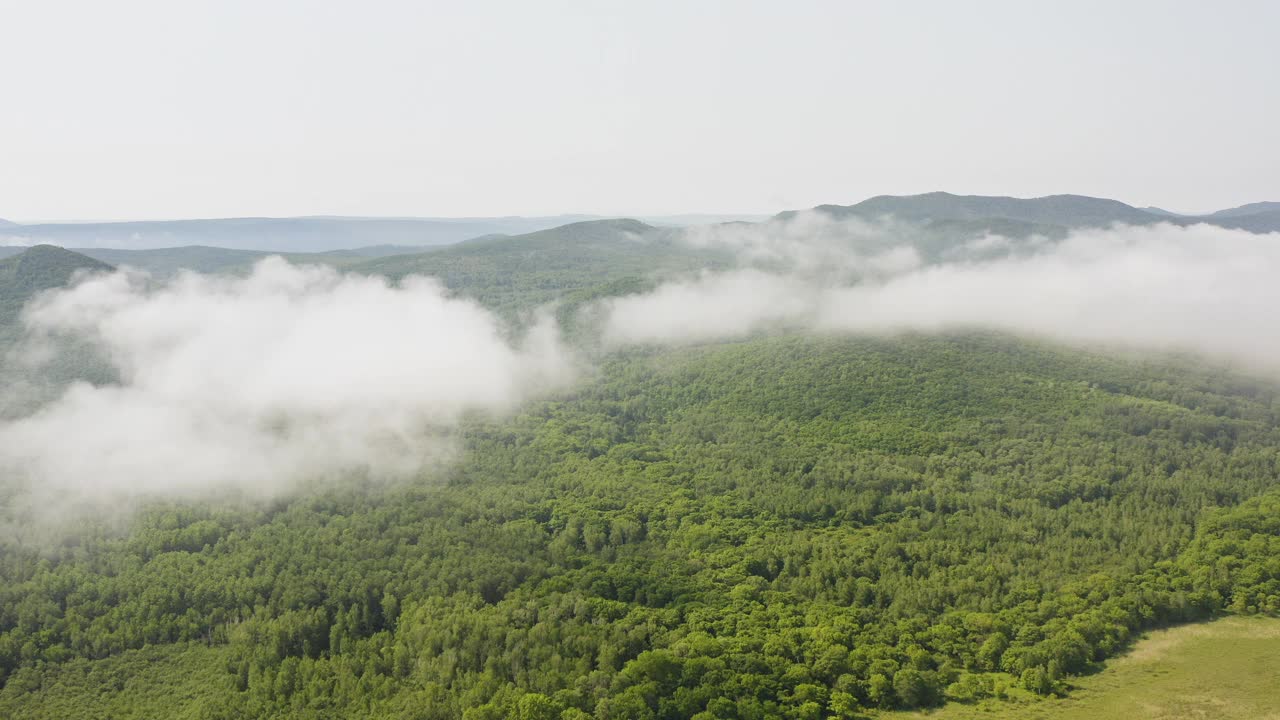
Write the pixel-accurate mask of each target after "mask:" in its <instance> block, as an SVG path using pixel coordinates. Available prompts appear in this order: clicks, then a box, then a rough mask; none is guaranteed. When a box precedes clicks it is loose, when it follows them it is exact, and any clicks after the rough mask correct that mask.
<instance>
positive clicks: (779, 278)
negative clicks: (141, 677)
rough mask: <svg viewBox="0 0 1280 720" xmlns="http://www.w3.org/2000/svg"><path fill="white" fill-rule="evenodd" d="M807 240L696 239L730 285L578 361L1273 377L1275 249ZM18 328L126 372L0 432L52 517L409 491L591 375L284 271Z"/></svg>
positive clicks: (549, 330) (994, 239)
mask: <svg viewBox="0 0 1280 720" xmlns="http://www.w3.org/2000/svg"><path fill="white" fill-rule="evenodd" d="M800 222H801V224H800V225H798V226H797V225H795V224H793V223H791V222H788V223H782V224H780V223H768V224H764V225H759V226H726V227H723V228H720V229H717V230H714V231H699V232H700V233H701V234H700V235H696V236H693V237H692V240H691V241H693V242H697V243H701V244H704V245H708V244H710V245H715V244H719V246H722V247H728V248H731V249H733V250H734V251H735V252H737V253H738V254H739V257H740V259H741V261H742V262H741V265H740V267H739V268H738V269H734V270H726V271H705V272H703V273H702V274H700V275H698V276H696V277H692V278H686V279H683V280H679V281H673V282H669V283H666V284H663V285H660V286H659V287H657V288H656V289H655V290H653V291H651V292H647V293H643V294H636V295H630V296H624V297H618V298H612V299H609V300H604V301H601V302H599V303H596V304H594V305H592V306H589V307H586V308H584V309H583V310H582V312H584V313H585V314H586V315H587V316H588V318H589V319H590V320H591V322H590V323H588V325H587V326H588V327H591V328H594V329H595V330H598V332H599V337H598V340H600V343H598V344H597V343H595V342H594V339H593V338H585V340H586V342H584V346H585V347H597V346H599V347H603V348H605V349H606V350H607V349H609V348H618V347H625V346H629V345H636V344H657V345H667V344H679V343H693V342H704V341H716V340H726V339H733V338H740V337H745V336H748V335H751V334H753V333H757V332H762V331H768V330H774V329H787V330H792V331H796V330H799V331H807V332H821V333H892V332H897V331H903V330H914V331H933V330H949V329H955V328H965V327H972V328H994V329H1001V330H1007V331H1012V332H1018V333H1026V334H1035V335H1040V336H1048V337H1052V338H1056V339H1060V340H1065V341H1078V342H1088V343H1096V342H1103V343H1122V344H1125V345H1129V346H1138V347H1145V348H1152V349H1161V350H1163V349H1176V350H1192V351H1198V352H1201V353H1206V354H1210V355H1216V356H1220V357H1229V358H1234V359H1240V360H1244V361H1246V362H1249V363H1251V364H1252V365H1255V366H1259V367H1266V368H1270V369H1280V335H1277V333H1276V332H1275V331H1276V321H1275V320H1274V314H1275V312H1276V310H1277V309H1280V281H1278V279H1280V234H1273V235H1254V234H1250V233H1247V232H1243V231H1238V230H1228V229H1223V228H1218V227H1212V226H1206V225H1197V226H1190V227H1177V226H1172V225H1158V226H1150V227H1116V228H1111V229H1106V230H1088V231H1079V232H1074V233H1072V234H1070V235H1069V236H1067V237H1066V238H1065V239H1057V240H1048V239H1045V238H1036V237H1032V238H1015V239H1010V238H1002V237H999V236H975V237H970V238H968V239H963V240H960V241H957V242H955V243H953V244H952V245H951V246H950V247H941V248H939V246H938V245H937V244H936V243H935V245H934V246H933V247H931V248H926V250H928V252H924V251H922V250H921V245H920V244H919V242H918V236H917V238H915V239H914V240H913V239H912V238H901V237H900V238H899V239H898V240H894V239H893V237H891V235H890V233H891V230H892V225H890V224H887V223H884V224H879V225H877V224H869V225H868V224H865V223H858V222H855V223H829V222H825V221H820V220H818V221H815V220H812V219H809V218H802V219H801V221H800ZM824 222H825V224H824ZM814 223H817V224H816V225H815V224H814ZM814 227H817V228H818V230H817V231H816V232H815V234H814V235H812V239H813V242H814V246H806V242H808V241H809V239H810V236H808V235H806V234H805V233H806V232H807V231H806V228H809V229H812V228H814ZM934 240H936V238H934ZM934 240H930V242H933V241H934ZM546 317H548V318H549V317H550V314H549V313H547V314H546ZM24 319H25V322H26V324H27V326H28V329H29V332H30V333H31V335H32V336H33V337H34V338H35V341H36V346H35V347H37V349H38V345H39V340H40V339H41V338H45V339H53V340H59V339H68V338H69V339H71V340H72V341H74V342H73V343H71V344H70V345H66V344H64V345H62V346H61V347H63V348H65V347H91V348H96V350H97V351H98V354H100V355H101V356H102V357H103V358H105V359H106V362H107V364H108V365H109V366H110V369H111V371H112V372H113V373H114V374H115V375H116V376H117V377H118V382H113V383H101V382H100V383H99V384H96V385H91V384H88V383H79V384H76V385H73V386H72V387H70V388H69V389H67V390H65V392H63V393H62V394H61V395H58V396H57V397H56V398H55V399H53V400H52V401H50V402H47V403H45V404H44V405H43V406H42V407H40V408H39V409H38V410H36V411H34V412H32V413H29V414H27V415H26V416H24V417H21V418H18V419H16V420H10V421H7V422H4V423H0V475H2V477H3V478H4V479H5V480H6V482H8V481H9V480H16V481H17V482H18V483H19V484H20V485H22V486H24V487H25V495H24V497H25V498H26V501H27V503H28V506H29V507H37V508H46V509H49V510H51V511H52V512H60V511H61V510H63V509H65V508H68V507H69V505H68V499H71V500H74V501H80V502H82V503H83V504H87V505H89V506H93V505H94V504H101V503H102V502H104V501H106V500H108V499H116V498H119V497H121V496H129V497H135V498H140V499H145V498H150V497H166V496H175V495H177V496H184V497H190V496H197V495H201V494H207V493H210V492H217V491H221V490H233V491H236V492H238V493H239V494H249V495H254V494H258V495H264V494H265V495H270V494H274V493H277V492H280V491H283V490H287V489H289V488H292V487H294V486H295V485H296V483H298V482H301V481H309V480H311V479H317V478H319V479H323V478H329V477H341V476H349V475H352V474H354V475H358V476H369V477H374V478H402V477H408V476H412V475H414V474H415V473H418V472H420V471H421V470H422V469H423V468H424V467H426V466H428V465H431V464H433V463H435V462H438V461H441V460H444V459H447V457H448V456H449V454H450V450H451V448H452V447H453V442H452V441H453V439H454V436H455V435H456V431H457V428H458V426H459V423H460V422H461V421H463V419H464V418H466V417H468V416H469V415H472V414H477V413H481V414H501V413H505V412H509V411H511V410H513V409H514V408H515V407H516V406H517V405H518V404H520V403H521V402H523V401H525V400H527V399H528V398H530V397H533V396H535V395H537V394H539V393H542V392H545V391H547V390H549V389H551V388H555V387H558V386H563V385H564V384H565V383H567V382H569V381H570V380H571V379H572V377H574V376H575V374H576V373H575V370H580V369H581V368H580V367H579V364H578V363H579V359H578V356H577V355H576V354H575V353H574V352H573V351H571V350H570V349H569V348H567V347H566V346H565V345H564V343H563V341H562V340H561V334H560V329H559V328H558V327H556V326H555V325H554V323H553V322H552V321H550V320H549V319H544V320H540V321H535V322H531V323H530V325H529V327H528V328H527V330H525V331H524V332H523V333H522V334H520V336H519V337H518V338H516V339H512V337H511V334H510V332H509V329H508V328H507V327H505V326H504V324H503V323H501V322H500V321H499V320H498V319H497V318H496V317H495V316H494V315H493V314H492V313H490V312H489V311H488V310H486V309H484V308H483V307H481V306H480V305H478V304H476V303H474V302H472V301H469V300H465V299H459V298H455V297H450V296H449V295H448V294H447V293H446V292H445V291H444V289H443V288H442V287H441V286H440V285H439V284H437V283H436V282H435V281H433V280H429V279H424V278H409V279H406V280H404V281H402V282H401V283H400V284H399V285H391V284H389V283H388V282H387V281H385V280H383V279H381V278H370V277H360V276H350V275H342V274H339V273H337V272H335V271H332V270H329V269H325V268H319V267H296V266H292V265H290V264H288V263H286V262H285V261H283V260H281V259H278V258H273V259H268V260H266V261H263V262H262V263H260V264H259V265H258V266H257V267H256V268H255V269H254V271H253V272H252V274H250V275H249V276H247V277H221V276H208V275H195V274H187V275H181V276H179V277H177V278H175V279H174V280H172V281H170V282H168V283H164V284H159V285H156V284H155V283H154V282H153V281H152V280H151V279H150V278H148V277H147V276H145V275H138V274H131V273H128V272H116V273H112V274H107V275H97V276H92V277H89V278H87V279H82V280H81V281H79V282H78V283H77V284H75V285H74V286H73V287H71V288H68V289H65V290H60V291H55V292H52V293H49V294H46V295H43V296H41V297H40V298H38V299H37V300H36V301H35V302H34V303H33V304H32V305H31V306H29V307H28V308H27V310H26V312H25V317H24ZM593 332H594V331H593ZM28 349H30V346H29V347H28ZM28 354H29V355H31V356H35V357H38V356H39V353H38V352H37V353H28ZM66 356H67V353H66V352H63V353H62V354H61V356H59V358H60V359H61V360H63V361H65V360H66Z"/></svg>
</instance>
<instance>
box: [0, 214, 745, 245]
mask: <svg viewBox="0 0 1280 720" xmlns="http://www.w3.org/2000/svg"><path fill="white" fill-rule="evenodd" d="M760 217H761V216H753V215H670V216H658V217H652V218H645V219H646V220H647V221H649V222H652V223H654V224H655V225H694V224H704V223H712V222H722V221H725V220H740V219H760ZM594 219H601V218H598V217H597V216H593V215H554V216H548V217H493V218H376V217H324V216H317V217H295V218H223V219H209V220H145V221H134V222H85V223H36V224H29V225H24V224H19V223H15V222H11V221H8V220H0V245H36V244H40V243H48V244H53V245H60V246H63V247H78V248H111V249H116V250H156V249H161V248H173V247H181V246H186V245H203V246H207V247H218V248H228V249H234V250H258V251H265V252H278V253H291V252H325V251H330V250H347V249H350V248H358V247H368V246H394V247H408V248H422V247H428V246H435V245H448V244H450V243H455V242H460V241H462V240H469V239H471V238H475V237H481V236H484V235H519V234H524V233H530V232H536V231H538V230H546V229H548V228H553V227H559V226H561V225H567V224H570V223H574V222H579V221H583V220H594Z"/></svg>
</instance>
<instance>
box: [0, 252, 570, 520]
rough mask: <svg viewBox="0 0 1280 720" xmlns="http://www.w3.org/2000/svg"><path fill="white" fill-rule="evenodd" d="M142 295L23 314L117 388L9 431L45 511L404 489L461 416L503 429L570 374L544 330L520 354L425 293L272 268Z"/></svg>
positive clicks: (13, 452) (81, 388) (82, 390)
mask: <svg viewBox="0 0 1280 720" xmlns="http://www.w3.org/2000/svg"><path fill="white" fill-rule="evenodd" d="M149 284H150V280H149V279H148V278H147V277H146V276H142V275H137V274H129V273H126V272H116V273H112V274H107V275H98V276H94V277H91V278H88V279H86V280H83V281H81V282H80V283H79V284H77V285H75V286H74V287H72V288H70V289H67V290H62V291H57V292H53V293H51V294H47V295H44V296H42V297H40V298H38V299H37V300H36V301H35V302H33V304H32V305H31V306H30V307H28V309H27V311H26V315H25V321H26V323H27V325H28V327H29V329H30V330H31V331H32V332H33V333H34V334H35V335H36V336H37V337H38V336H40V335H42V334H43V335H46V336H68V335H69V336H72V337H74V338H78V339H81V340H84V341H87V342H88V343H89V344H90V345H91V346H93V347H96V348H98V349H99V350H100V351H101V355H102V356H103V357H104V358H106V359H107V361H108V362H109V363H110V365H111V366H113V367H114V369H115V371H116V373H117V374H118V375H119V379H120V381H119V383H118V384H102V385H96V386H95V385H90V384H87V383H79V384H76V385H74V386H72V387H70V388H69V389H68V390H67V391H66V392H65V393H64V394H63V395H61V397H59V398H58V399H56V400H55V401H53V402H51V403H49V404H47V405H45V406H44V407H43V408H41V409H39V410H38V411H36V412H35V413H33V414H31V415H28V416H27V417H25V418H21V419H18V420H16V421H11V422H8V423H6V424H4V425H2V426H0V468H2V472H4V474H5V475H7V476H9V477H11V478H17V479H18V480H19V482H23V483H25V484H26V485H27V488H28V491H29V497H30V499H32V500H33V501H34V502H35V503H37V504H40V503H44V504H47V505H52V506H63V505H65V504H66V503H65V502H63V501H64V500H83V501H89V502H93V501H97V500H102V499H107V498H113V497H118V496H120V495H130V496H141V497H147V496H155V495H166V494H167V495H173V494H178V493H181V494H195V493H203V492H208V491H211V490H221V489H235V490H238V491H240V492H241V493H250V494H262V493H272V492H275V491H279V490H281V489H284V488H287V487H289V486H290V484H291V483H293V482H295V481H298V480H300V479H303V478H308V479H309V478H317V477H320V478H323V477H330V476H334V475H335V474H340V473H351V472H360V473H367V474H368V475H370V476H373V477H403V476H406V475H410V474H412V473H414V472H416V471H418V470H420V469H421V468H422V467H423V466H424V465H425V464H428V463H430V462H433V461H435V460H438V459H440V458H441V457H442V456H443V455H445V454H447V453H448V451H449V447H450V443H449V436H450V434H451V433H452V432H453V431H454V430H455V428H456V426H457V425H458V423H459V422H460V421H461V420H462V419H463V418H464V417H466V416H467V415H468V414H471V413H502V412H506V411H508V410H510V409H512V408H513V407H514V406H515V405H516V404H517V403H519V402H521V401H522V400H524V399H526V398H527V397H529V396H530V395H531V394H533V393H537V392H539V391H541V390H543V389H545V388H547V387H550V386H554V385H556V384H559V383H562V382H564V381H566V380H567V379H568V377H569V376H570V375H571V372H572V366H573V362H572V359H571V358H570V356H569V354H568V353H567V351H566V350H565V348H564V347H563V346H562V345H561V344H560V342H559V339H558V333H557V332H556V329H555V328H554V327H553V326H552V325H550V324H549V323H535V324H533V326H532V327H531V329H529V330H528V331H527V333H525V334H524V336H523V337H522V338H521V339H520V340H519V341H512V340H510V339H509V338H508V337H507V336H506V333H505V332H504V328H503V327H502V325H501V324H500V323H499V322H498V321H497V320H496V318H495V317H494V316H493V315H492V314H491V313H489V312H488V311H487V310H485V309H484V308H482V307H480V306H479V305H477V304H475V303H473V302H471V301H468V300H462V299H456V298H450V297H447V296H446V294H445V292H444V290H443V288H442V287H441V286H440V285H438V284H437V283H436V282H434V281H432V280H429V279H424V278H409V279H406V280H405V281H404V282H403V283H401V284H400V285H399V286H392V285H390V284H388V283H387V282H386V281H385V280H383V279H381V278H370V277H357V276H351V275H340V274H338V273H336V272H334V271H332V270H329V269H324V268H317V267H295V266H293V265H289V264H288V263H286V262H285V261H283V260H281V259H279V258H271V259H268V260H265V261H263V262H261V263H260V264H259V265H257V267H256V268H255V269H254V270H253V272H252V274H251V275H249V276H247V277H243V278H233V277H218V276H208V275H196V274H187V275H182V276H180V277H178V278H176V279H175V280H174V281H172V282H171V283H169V284H167V285H164V286H162V287H159V288H150V287H148V285H149Z"/></svg>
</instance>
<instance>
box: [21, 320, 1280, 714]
mask: <svg viewBox="0 0 1280 720" xmlns="http://www.w3.org/2000/svg"><path fill="white" fill-rule="evenodd" d="M1277 391H1278V388H1277V387H1276V386H1274V385H1271V384H1268V383H1264V382H1260V381H1255V380H1251V379H1249V378H1247V377H1244V376H1240V375H1236V374H1232V373H1227V372H1224V371H1220V370H1214V369H1209V368H1204V367H1202V366H1200V365H1198V364H1196V363H1193V362H1191V361H1182V360H1178V359H1162V360H1158V361H1157V360H1151V359H1147V358H1141V357H1123V356H1119V355H1116V354H1114V353H1112V354H1102V353H1090V352H1083V351H1078V350H1067V349H1063V348H1059V347H1055V346H1050V345H1047V344H1041V343H1036V342H1030V341H1025V340H1014V339H1011V338H1007V337H1002V336H989V335H981V334H957V335H944V336H902V337H895V338H884V339H873V338H860V339H842V340H836V339H811V338H799V337H771V338H757V339H753V340H750V341H745V342H740V343H727V344H721V345H715V346H705V347H697V348H689V349H684V350H677V351H663V352H657V351H637V352H632V353H627V354H623V355H618V356H614V357H613V358H611V359H610V360H609V361H608V362H606V363H605V365H604V366H603V368H602V370H601V372H600V374H599V377H597V378H596V379H595V380H594V381H593V382H591V383H588V384H586V385H584V386H580V387H578V388H577V389H575V390H573V391H570V392H567V393H565V394H563V395H561V396H558V397H555V398H551V399H548V400H546V401H543V402H540V403H536V404H534V405H531V406H529V407H527V408H525V409H524V411H523V412H522V413H521V414H520V415H519V416H517V417H515V418H513V419H509V420H505V421H497V420H486V419H482V418H477V419H475V420H474V421H472V422H470V423H469V424H468V426H467V427H466V429H465V431H464V432H463V434H462V437H461V439H460V442H461V443H462V448H461V451H460V455H459V457H458V459H457V461H456V462H455V463H454V464H453V465H451V466H450V468H449V469H448V470H447V471H445V473H444V475H443V476H441V475H439V474H431V475H424V477H422V478H421V480H420V481H418V482H416V483H411V484H408V485H398V486H392V487H387V486H383V485H379V484H377V483H356V482H352V483H348V484H343V485H338V486H325V487H321V488H310V489H308V490H306V491H305V492H299V493H298V494H297V495H296V496H293V497H288V498H282V499H280V500H278V501H276V502H274V503H272V504H270V505H267V506H262V505H253V504H244V503H238V502H235V501H231V500H228V501H226V502H224V503H219V504H208V503H202V504H199V505H194V504H193V505H188V504H167V505H162V506H160V505H158V506H152V507H149V508H147V509H146V510H144V511H143V512H142V513H141V514H140V515H139V516H138V517H136V518H135V520H134V522H133V523H132V524H131V525H130V526H129V529H128V530H127V531H125V532H123V533H122V532H118V531H114V530H111V529H110V528H86V529H85V530H84V531H83V532H81V533H79V534H78V535H77V536H75V537H74V538H71V539H68V540H66V541H65V542H62V543H60V544H59V545H58V546H57V547H55V548H52V549H51V548H48V547H40V546H37V545H33V544H32V543H31V542H29V541H27V542H25V543H23V542H19V539H20V538H12V539H10V540H8V541H6V545H4V547H3V551H2V553H0V678H2V679H3V682H4V688H3V690H2V691H0V714H3V715H5V716H12V717H75V716H77V713H79V716H83V717H96V716H98V715H95V714H94V713H93V711H92V709H90V708H84V707H80V708H76V707H75V703H67V702H65V700H66V698H67V697H92V698H99V699H103V698H108V697H116V698H117V700H115V701H112V702H118V703H119V704H118V705H113V706H112V707H113V708H115V710H114V712H115V714H117V715H127V714H128V713H130V712H134V713H137V714H138V716H145V715H146V714H147V713H148V712H150V713H155V712H159V711H160V710H158V709H157V708H166V707H167V708H168V710H167V712H169V713H171V714H172V715H173V716H174V717H179V716H182V715H181V714H180V713H186V716H190V717H204V718H250V717H269V716H275V717H300V718H324V717H352V716H361V717H397V718H399V717H418V718H456V717H460V716H461V717H465V718H468V719H470V720H480V719H482V718H507V717H513V718H538V719H541V718H590V717H594V718H601V719H605V718H664V719H666V718H699V719H700V720H707V719H710V718H742V719H744V720H745V719H747V718H766V717H787V718H826V717H837V718H839V717H856V716H858V714H859V713H862V712H864V711H865V710H867V709H869V708H876V707H917V706H928V705H934V704H937V703H941V702H944V701H946V700H957V701H966V700H972V699H976V698H979V697H985V696H991V695H1002V694H1005V693H1008V692H1028V691H1029V692H1034V693H1041V694H1047V693H1052V692H1057V691H1060V690H1062V689H1063V687H1064V678H1067V677H1069V676H1070V675H1072V674H1075V673H1080V672H1082V671H1085V670H1087V669H1088V668H1089V667H1090V666H1091V665H1092V664H1093V663H1096V662H1098V661H1100V660H1102V659H1104V658H1106V657H1108V656H1110V655H1112V654H1114V653H1116V652H1117V651H1118V650H1120V649H1122V648H1123V647H1124V646H1125V644H1126V643H1127V642H1128V641H1129V639H1130V638H1131V637H1132V636H1133V634H1134V633H1135V632H1138V631H1140V630H1141V629H1143V628H1147V627H1152V626H1157V625H1162V624H1169V623H1176V622H1182V621H1187V620H1192V619H1197V618H1204V617H1208V616H1211V615H1213V614H1216V613H1221V612H1227V611H1231V612H1241V613H1277V612H1280V525H1278V524H1277V523H1278V522H1280V520H1277V518H1280V492H1277V490H1276V488H1277V486H1278V485H1280V483H1277V470H1278V468H1280V442H1278V441H1280V428H1278V426H1277V413H1278V412H1280V403H1278V402H1277V399H1278V397H1280V395H1277ZM19 535H20V533H19ZM178 669H181V674H182V675H184V676H189V677H193V678H199V679H200V681H199V687H200V691H199V694H198V695H193V696H191V697H177V696H174V697H167V696H165V694H164V691H163V689H157V688H159V687H161V685H154V683H159V682H160V681H159V680H156V679H155V678H160V677H167V676H165V675H164V673H173V674H175V675H176V674H178V673H179V670H178ZM141 678H152V680H151V681H146V682H153V685H148V686H145V687H144V685H142V684H136V685H130V683H144V680H143V679H141ZM174 682H177V681H176V680H175V681H174ZM126 688H131V689H132V692H131V693H130V692H126ZM148 688H150V689H148ZM76 693H82V694H81V695H76ZM113 693H114V694H113ZM59 698H61V699H62V701H63V702H64V704H61V705H59V704H58V702H59ZM121 698H123V699H121ZM101 701H102V702H106V701H105V700H101ZM166 703H167V705H166ZM144 708H149V709H144Z"/></svg>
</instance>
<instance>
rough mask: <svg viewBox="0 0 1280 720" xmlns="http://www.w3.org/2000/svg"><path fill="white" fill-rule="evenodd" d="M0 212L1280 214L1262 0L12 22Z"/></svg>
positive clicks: (564, 5)
mask: <svg viewBox="0 0 1280 720" xmlns="http://www.w3.org/2000/svg"><path fill="white" fill-rule="evenodd" d="M0 27H3V28H4V31H3V38H4V40H3V42H0V218H6V219H9V220H17V221H36V220H89V219H99V220H104V219H146V218H178V217H226V216H242V215H271V216H288V215H307V214H343V215H416V216H494V215H550V214H560V213H598V214H607V215H627V214H631V215H655V214H670V213H692V212H742V213H752V212H758V213H772V212H777V211H780V210H784V209H793V208H803V207H810V206H813V205H816V204H822V203H836V204H849V203H854V202H857V201H859V200H862V199H864V198H866V197H869V196H872V195H877V194H909V193H918V192H928V191H933V190H947V191H951V192H956V193H964V194H1001V195H1016V196H1039V195H1046V194H1053V193H1068V192H1069V193H1080V194H1087V195H1095V196H1105V197H1114V198H1116V199H1120V200H1123V201H1125V202H1129V203H1131V204H1134V205H1138V206H1144V205H1158V206H1161V207H1165V208H1168V209H1172V210H1176V211H1183V212H1198V211H1206V210H1211V209H1216V208H1221V207H1228V206H1234V205H1239V204H1243V203H1246V202H1255V201H1261V200H1280V123H1277V122H1276V118H1277V117H1280V82H1278V81H1277V76H1276V73H1277V68H1280V43H1276V42H1275V38H1274V33H1275V28H1277V27H1280V3H1276V2H1261V1H1260V2H1244V1H1238V2H1232V1H1224V2H1215V3H1205V2H1139V1H1134V2H1123V3H1117V2H1088V1H1081V0H1070V1H1069V2H1068V1H1062V2H1035V3H1028V2H994V1H993V2H971V3H956V2H804V1H795V2H787V3H779V2H728V1H723V2H717V1H703V2H667V1H665V0H650V1H647V2H605V1H600V2H586V1H581V2H556V1H554V0H549V1H547V2H538V3H529V2H495V1H488V0H485V1H477V2H448V3H446V2H418V1H410V0H403V1H402V0H364V1H362V2H319V1H317V0H307V1H305V2H304V1H301V0H298V1H294V0H272V1H267V2H264V1H262V0H252V1H250V0H216V1H212V0H211V1H204V0H155V1H152V0H117V1H116V2H111V3H103V2H96V1H91V0H78V1H68V0H43V1H42V2H32V1H31V0H0Z"/></svg>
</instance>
